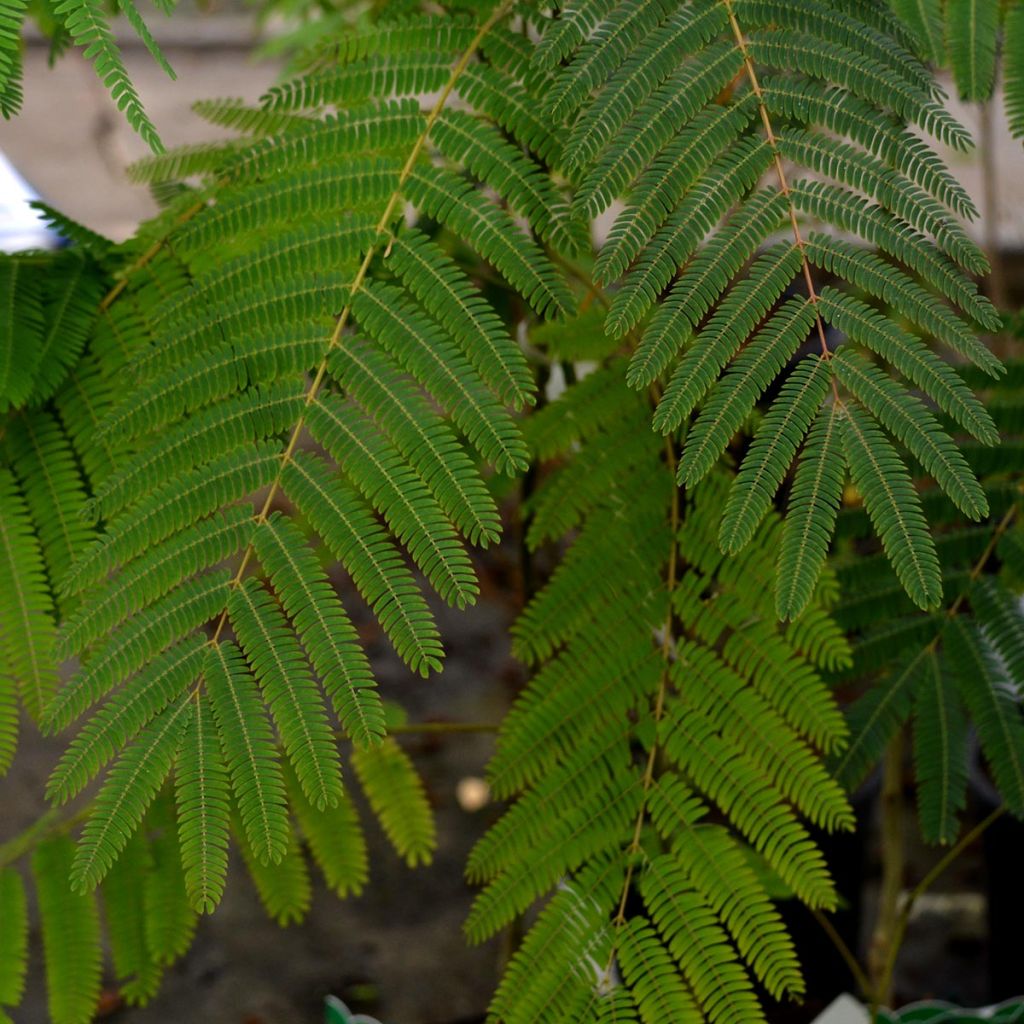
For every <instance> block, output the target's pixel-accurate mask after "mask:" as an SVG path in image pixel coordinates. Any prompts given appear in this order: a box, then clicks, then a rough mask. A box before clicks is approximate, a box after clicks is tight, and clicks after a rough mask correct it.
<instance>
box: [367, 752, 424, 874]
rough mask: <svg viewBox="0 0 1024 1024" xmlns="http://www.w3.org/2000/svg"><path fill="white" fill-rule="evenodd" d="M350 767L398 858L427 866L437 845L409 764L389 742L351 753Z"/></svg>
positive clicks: (421, 789) (420, 786)
mask: <svg viewBox="0 0 1024 1024" xmlns="http://www.w3.org/2000/svg"><path fill="white" fill-rule="evenodd" d="M352 767H353V768H354V769H355V771H356V775H357V776H358V778H359V784H360V785H361V786H362V787H363V792H364V793H365V794H366V798H367V800H369V802H370V806H371V807H372V808H373V810H374V813H375V814H376V815H377V817H378V818H379V819H380V823H381V826H382V827H383V829H384V832H385V834H386V835H387V837H388V839H389V840H390V841H391V845H392V846H394V848H395V850H396V851H397V853H398V854H399V856H400V857H402V859H403V860H404V861H405V862H406V863H407V864H408V865H409V866H410V867H415V866H416V865H417V864H427V863H429V862H430V860H431V859H432V858H433V855H434V849H435V847H436V845H437V837H436V833H435V827H434V815H433V811H432V810H431V808H430V804H429V803H428V801H427V794H426V790H425V789H424V787H423V783H422V781H421V780H420V777H419V775H418V774H417V773H416V769H415V768H414V767H413V764H412V761H411V760H410V759H409V756H408V755H407V754H406V753H405V751H404V750H402V748H401V747H400V746H399V745H398V744H397V743H396V742H395V741H394V740H393V739H390V738H388V739H385V740H384V741H383V742H381V743H379V744H378V745H377V746H375V747H367V748H366V749H364V750H356V751H353V754H352Z"/></svg>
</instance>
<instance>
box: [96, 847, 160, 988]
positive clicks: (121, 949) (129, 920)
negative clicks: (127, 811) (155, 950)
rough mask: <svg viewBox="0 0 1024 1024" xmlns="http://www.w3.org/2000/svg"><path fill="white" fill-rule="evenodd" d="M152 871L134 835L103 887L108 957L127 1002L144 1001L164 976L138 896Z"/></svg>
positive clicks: (148, 855)
mask: <svg viewBox="0 0 1024 1024" xmlns="http://www.w3.org/2000/svg"><path fill="white" fill-rule="evenodd" d="M152 870H153V863H152V854H151V851H150V849H149V844H148V843H147V842H146V840H145V839H144V838H143V837H142V836H141V835H138V834H136V835H134V836H133V837H132V838H131V839H130V840H129V841H128V844H127V846H126V847H125V850H124V853H123V854H122V855H121V857H120V858H119V859H118V860H117V862H116V863H115V864H114V866H113V868H112V869H111V871H110V874H109V875H108V876H107V879H106V884H105V885H104V886H103V892H102V896H103V917H104V920H105V922H106V926H107V937H108V939H109V942H110V957H111V960H112V961H113V965H114V971H115V974H116V976H117V979H118V985H119V988H120V991H121V994H122V995H123V996H124V998H125V1001H126V1002H127V1003H128V1004H129V1005H138V1004H141V1003H145V1002H147V1001H148V1000H149V999H151V998H152V997H153V996H154V995H155V994H156V991H157V989H158V987H159V985H160V980H161V978H162V976H163V967H162V966H161V965H160V964H158V963H157V962H156V960H155V959H154V958H153V955H152V953H151V951H150V948H149V936H148V929H147V924H146V904H145V901H144V900H142V899H140V898H139V896H140V894H141V893H142V892H144V891H145V884H146V881H145V880H146V877H147V876H148V874H149V873H150V872H151V871H152Z"/></svg>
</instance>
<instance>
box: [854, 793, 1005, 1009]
mask: <svg viewBox="0 0 1024 1024" xmlns="http://www.w3.org/2000/svg"><path fill="white" fill-rule="evenodd" d="M1005 813H1006V805H1005V804H1002V805H1001V806H999V807H997V808H996V809H995V810H994V811H992V812H991V813H990V814H989V815H987V816H986V817H985V818H983V819H982V820H981V821H979V822H978V824H977V825H975V826H974V828H972V829H971V830H970V832H967V833H966V834H965V835H964V836H962V837H961V838H960V840H959V841H958V842H957V843H956V844H955V845H954V846H951V847H950V848H949V849H948V850H947V851H946V853H945V854H943V856H942V857H941V858H940V859H939V860H938V862H937V863H936V864H935V865H934V867H933V868H932V869H931V871H929V872H928V874H926V875H925V876H924V878H922V879H921V881H920V882H918V883H917V885H915V886H914V888H913V889H911V891H910V893H909V894H908V895H907V896H906V897H905V898H904V900H903V905H902V908H901V910H900V913H899V917H898V919H897V921H896V925H895V928H894V930H893V936H892V939H893V941H892V944H891V946H890V948H889V956H888V960H887V961H886V964H885V970H884V973H883V975H882V978H881V983H880V986H879V988H880V990H882V991H884V990H886V989H889V988H891V987H892V976H893V973H894V971H895V970H896V959H897V957H898V956H899V951H900V946H901V945H902V943H903V939H904V936H905V935H906V933H907V925H908V924H909V923H910V917H911V914H912V913H913V911H914V904H915V903H916V902H917V901H918V900H919V899H920V898H921V896H923V895H924V893H926V892H927V891H928V890H929V889H930V888H931V887H932V886H933V885H934V884H935V882H936V881H937V880H938V878H939V877H940V876H941V875H942V873H943V872H944V871H945V870H946V868H948V867H949V866H950V864H952V863H953V861H955V860H956V859H957V858H958V857H959V856H960V854H962V853H963V852H964V850H966V849H967V848H968V847H969V846H971V845H972V844H973V843H975V842H976V841H977V840H978V839H980V838H981V836H982V835H984V834H985V832H986V831H987V829H988V828H989V826H990V825H992V824H993V823H995V822H996V821H998V820H999V819H1000V818H1001V817H1002V816H1003V815H1004V814H1005ZM872 1019H874V1017H872Z"/></svg>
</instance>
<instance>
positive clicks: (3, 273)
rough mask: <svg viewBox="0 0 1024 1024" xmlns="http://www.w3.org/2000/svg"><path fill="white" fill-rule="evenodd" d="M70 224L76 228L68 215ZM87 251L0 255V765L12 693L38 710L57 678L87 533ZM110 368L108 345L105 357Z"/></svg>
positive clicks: (91, 389)
mask: <svg viewBox="0 0 1024 1024" xmlns="http://www.w3.org/2000/svg"><path fill="white" fill-rule="evenodd" d="M67 224H68V230H69V231H71V230H73V229H72V227H71V222H67ZM105 244H106V243H105V242H104V241H103V240H102V239H99V238H98V236H93V237H92V238H91V239H90V240H89V245H90V246H92V247H93V249H92V251H91V252H86V251H84V250H80V249H79V248H77V247H75V248H69V249H67V250H64V251H63V252H60V253H57V254H51V253H30V254H24V255H19V256H15V257H12V256H3V257H0V307H2V308H3V310H4V313H3V314H2V315H3V316H4V317H5V318H6V319H5V320H4V322H3V326H2V329H0V337H2V339H3V340H2V346H0V349H2V356H0V358H2V361H3V367H2V369H0V377H2V379H3V381H4V385H3V389H2V391H3V398H2V405H3V407H4V409H5V410H6V415H5V416H4V425H3V441H2V446H0V450H2V459H3V468H2V469H0V492H2V499H0V506H2V510H0V520H2V521H0V586H2V589H3V594H2V596H0V635H2V637H3V644H4V661H5V670H4V672H3V673H2V676H0V772H3V771H5V770H6V768H7V767H8V765H9V764H10V761H11V759H12V757H13V756H14V749H15V743H16V739H17V721H18V718H17V700H18V699H19V698H20V701H21V703H22V705H23V706H24V708H25V710H26V711H27V712H28V713H29V715H30V716H31V718H32V719H33V720H35V721H36V722H39V721H40V720H41V719H42V717H43V714H44V712H45V710H46V708H47V705H48V704H49V702H50V699H51V698H52V696H53V694H54V692H55V690H56V689H57V661H56V659H55V657H54V653H53V649H54V640H55V628H56V621H57V619H58V618H59V616H60V615H61V614H62V613H64V612H66V611H68V610H69V605H68V603H67V602H64V601H62V600H61V599H60V598H58V597H57V595H56V593H55V591H56V587H57V585H58V584H59V583H60V581H61V579H62V578H63V575H64V573H65V572H66V571H67V569H68V566H69V565H70V562H71V560H72V559H73V558H74V557H75V556H76V555H77V554H79V553H80V552H81V551H82V549H83V548H84V547H85V545H86V544H87V543H88V542H89V539H90V538H91V536H92V535H93V530H92V528H91V527H90V526H89V524H88V522H87V521H86V520H85V519H84V518H83V515H82V511H83V509H84V507H85V503H86V489H87V481H89V480H96V479H98V478H99V476H100V475H101V473H102V469H101V465H100V461H99V460H97V459H96V458H94V457H92V456H90V457H88V458H84V457H83V453H84V452H85V450H86V449H87V448H88V447H89V446H90V445H91V443H92V440H93V437H94V433H95V422H94V420H92V419H91V413H92V412H93V411H95V410H98V409H99V408H101V407H102V406H103V405H104V404H105V401H106V381H105V374H104V373H101V372H99V370H98V359H97V357H98V354H99V353H100V352H101V351H102V349H103V342H102V341H101V340H100V339H98V338H96V337H95V336H93V337H92V338H90V335H94V334H95V328H96V325H97V306H98V303H99V300H100V295H101V292H102V288H103V274H102V271H101V269H100V268H99V266H98V265H97V261H96V258H95V257H96V256H97V255H98V254H100V253H101V252H102V251H103V247H104V245H105ZM105 361H106V363H107V364H108V366H109V372H110V373H115V374H116V372H117V369H118V366H119V360H118V359H117V358H116V355H114V354H111V358H109V359H107V360H105Z"/></svg>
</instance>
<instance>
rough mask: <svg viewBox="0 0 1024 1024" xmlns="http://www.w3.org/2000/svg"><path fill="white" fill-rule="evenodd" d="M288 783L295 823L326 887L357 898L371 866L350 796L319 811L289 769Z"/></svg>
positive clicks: (286, 775) (343, 795)
mask: <svg viewBox="0 0 1024 1024" xmlns="http://www.w3.org/2000/svg"><path fill="white" fill-rule="evenodd" d="M285 782H286V784H287V786H288V793H289V796H290V798H291V803H292V811H293V812H294V814H295V823H296V825H297V826H298V828H299V831H300V832H301V834H302V837H303V839H305V841H306V844H307V845H308V847H309V853H310V856H311V857H312V859H313V860H314V861H315V862H316V865H317V867H318V868H319V869H320V871H321V872H322V873H323V876H324V879H325V881H326V882H327V885H328V886H329V887H330V889H331V890H332V891H333V892H335V893H337V895H339V896H342V897H344V896H350V895H358V894H359V893H360V892H362V889H363V886H364V885H365V884H366V880H367V878H368V876H369V864H368V863H367V856H366V840H365V838H364V836H363V831H362V829H361V828H360V827H359V819H358V816H357V815H356V810H355V807H353V805H352V803H351V801H350V800H349V798H348V796H347V795H345V794H344V793H343V794H342V796H341V799H340V800H339V801H338V804H337V805H336V806H335V807H328V808H318V807H314V806H313V805H312V804H311V803H310V802H309V800H308V798H307V797H306V794H305V793H304V792H303V790H302V787H301V786H300V785H299V784H298V780H297V779H296V778H295V775H294V772H293V771H291V770H290V769H288V768H286V770H285Z"/></svg>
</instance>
